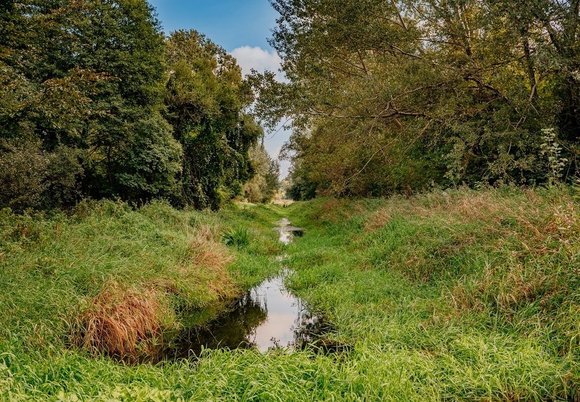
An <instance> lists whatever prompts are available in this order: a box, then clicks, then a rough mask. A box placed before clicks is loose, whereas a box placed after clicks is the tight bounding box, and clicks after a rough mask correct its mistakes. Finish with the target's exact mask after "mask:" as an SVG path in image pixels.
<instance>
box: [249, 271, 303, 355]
mask: <svg viewBox="0 0 580 402" xmlns="http://www.w3.org/2000/svg"><path fill="white" fill-rule="evenodd" d="M284 277H285V275H284V274H282V275H280V276H277V277H276V278H273V279H271V280H268V281H266V282H264V283H262V284H261V285H260V286H259V287H257V288H255V289H254V290H252V298H253V299H254V300H255V301H256V302H258V303H259V304H260V305H261V306H262V307H263V308H264V309H265V310H266V311H267V318H266V320H265V321H264V322H262V323H261V324H260V325H259V326H258V327H256V328H255V329H254V330H253V331H252V332H251V333H250V334H249V336H248V338H249V340H250V341H251V342H253V343H255V345H256V346H257V348H258V349H259V350H260V351H266V350H268V349H269V348H271V347H275V346H282V347H283V346H288V345H290V344H292V342H293V340H294V329H295V328H296V326H297V325H296V324H299V322H297V321H300V317H301V316H302V313H303V306H302V303H301V302H300V300H299V299H298V298H296V297H294V296H292V295H291V294H290V293H289V292H288V291H287V290H286V289H285V288H284Z"/></svg>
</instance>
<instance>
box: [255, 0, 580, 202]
mask: <svg viewBox="0 0 580 402" xmlns="http://www.w3.org/2000/svg"><path fill="white" fill-rule="evenodd" d="M272 4H273V6H274V7H275V9H276V10H277V11H278V12H279V14H280V17H279V19H278V23H277V28H276V29H275V32H274V35H273V39H272V45H273V46H274V47H275V48H276V49H277V51H278V52H279V54H280V55H281V56H282V58H283V69H284V72H285V74H286V76H287V77H288V79H289V81H290V83H289V84H279V83H276V82H275V81H274V80H273V76H272V75H269V74H265V75H262V76H255V77H254V80H255V82H254V83H255V85H256V87H257V88H258V89H259V90H260V92H261V96H260V98H261V105H260V107H259V109H258V110H259V111H260V112H261V113H262V118H264V119H269V120H270V121H271V122H272V123H274V122H275V121H277V120H279V119H281V118H288V117H291V118H292V122H293V126H294V135H293V137H292V140H291V142H290V144H289V145H288V147H287V151H288V153H289V154H290V155H292V158H293V160H294V168H293V169H294V170H293V172H292V182H293V186H292V188H291V191H290V193H291V194H292V196H294V197H296V198H308V197H312V196H314V195H315V194H318V193H325V194H334V195H385V194H390V193H393V192H413V191H417V190H422V189H425V188H428V187H430V186H432V185H437V186H452V185H458V184H467V185H471V186H476V185H478V184H481V183H486V184H498V183H516V184H523V185H530V184H531V185H533V184H542V183H547V182H549V181H554V180H568V181H571V180H574V176H575V175H576V173H577V169H578V162H577V159H578V153H579V148H578V138H579V134H580V38H579V36H580V27H579V26H578V25H579V4H580V1H578V0H565V1H560V0H510V1H507V0H505V1H491V0H445V1H443V0H420V1H417V0H393V1H384V0H272Z"/></svg>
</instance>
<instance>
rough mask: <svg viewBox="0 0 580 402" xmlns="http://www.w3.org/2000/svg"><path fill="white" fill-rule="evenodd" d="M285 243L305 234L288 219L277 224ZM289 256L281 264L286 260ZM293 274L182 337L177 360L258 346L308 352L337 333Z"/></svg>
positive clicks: (175, 352)
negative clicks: (296, 289) (293, 285)
mask: <svg viewBox="0 0 580 402" xmlns="http://www.w3.org/2000/svg"><path fill="white" fill-rule="evenodd" d="M276 230H277V231H278V233H279V239H280V242H282V243H284V244H289V243H290V242H291V241H292V239H293V237H294V236H301V235H302V234H303V230H302V229H300V228H297V227H293V226H291V224H290V221H288V219H282V220H281V221H279V222H278V223H277V227H276ZM283 259H284V258H283V256H280V257H279V258H278V261H283ZM289 274H290V271H289V270H288V269H286V268H283V267H282V266H281V272H280V273H279V274H278V275H277V276H275V277H272V278H269V279H267V280H265V281H264V282H262V283H261V284H260V285H258V286H256V287H255V288H253V289H251V290H250V291H249V292H247V293H246V294H245V295H244V296H243V297H241V298H240V299H238V300H236V301H235V302H234V303H232V304H231V305H230V306H229V308H228V309H227V310H226V312H225V313H223V314H221V315H220V316H218V317H217V318H216V319H214V320H213V321H210V322H209V323H207V324H206V325H204V326H203V327H197V328H192V329H189V330H187V331H185V332H184V333H182V334H181V335H180V336H179V337H178V339H177V340H176V342H175V345H174V347H173V348H172V349H171V352H170V355H171V356H174V357H188V356H192V355H199V353H200V352H201V350H202V349H207V348H209V349H217V348H227V349H236V348H256V349H258V350H260V351H262V352H265V351H268V350H270V349H275V348H299V349H301V348H304V347H306V346H307V345H309V344H312V343H313V342H315V341H317V340H319V339H321V336H322V335H323V334H324V333H325V332H327V331H329V330H331V327H330V325H329V324H327V323H325V322H324V320H323V319H322V317H321V316H318V315H316V314H313V313H312V312H311V311H309V310H308V308H307V306H306V305H305V303H304V302H303V301H302V300H300V299H299V298H298V297H296V296H295V295H293V294H292V293H291V292H290V291H289V290H288V289H287V288H286V287H285V285H284V280H285V278H286V277H287V275H289Z"/></svg>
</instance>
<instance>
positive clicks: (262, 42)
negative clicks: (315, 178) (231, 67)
mask: <svg viewBox="0 0 580 402" xmlns="http://www.w3.org/2000/svg"><path fill="white" fill-rule="evenodd" d="M149 3H151V5H153V7H155V9H156V11H157V17H158V18H159V20H160V22H161V26H162V27H163V30H164V31H165V33H166V34H170V33H171V32H173V31H175V30H178V29H195V30H197V31H199V32H201V33H203V34H205V35H206V36H207V37H208V38H210V39H211V40H212V41H213V42H214V43H217V44H218V45H220V46H222V47H223V48H224V49H225V50H226V51H228V52H229V53H230V54H232V55H233V56H234V57H235V58H236V59H237V60H238V64H239V65H240V67H241V68H242V71H243V73H244V74H247V73H249V72H250V70H251V69H252V68H254V69H256V70H258V71H265V70H270V71H275V72H277V71H278V69H279V66H280V57H279V56H278V55H277V54H276V52H275V51H274V50H273V49H272V47H271V46H270V45H269V44H268V38H269V37H270V36H271V31H272V29H273V28H274V26H275V23H276V17H277V13H276V11H275V10H274V9H273V8H272V6H271V5H270V3H269V1H268V0H149ZM278 76H279V77H280V79H282V75H281V74H278ZM289 135H290V133H289V131H286V130H282V129H279V130H276V131H275V132H273V133H266V138H265V141H264V143H265V146H266V149H267V150H268V153H269V154H270V155H271V156H272V157H273V158H277V157H278V154H279V152H280V149H281V148H282V145H283V144H284V142H286V141H287V140H288V137H289ZM288 168H289V162H288V161H281V167H280V170H281V172H280V173H281V176H282V177H285V176H286V174H287V173H288Z"/></svg>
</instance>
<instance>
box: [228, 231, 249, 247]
mask: <svg viewBox="0 0 580 402" xmlns="http://www.w3.org/2000/svg"><path fill="white" fill-rule="evenodd" d="M222 241H223V242H224V244H225V245H226V246H232V247H237V248H244V247H246V246H247V245H248V244H250V232H249V231H248V229H247V228H245V227H238V228H235V229H232V230H230V231H228V232H226V233H224V234H223V235H222Z"/></svg>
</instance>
